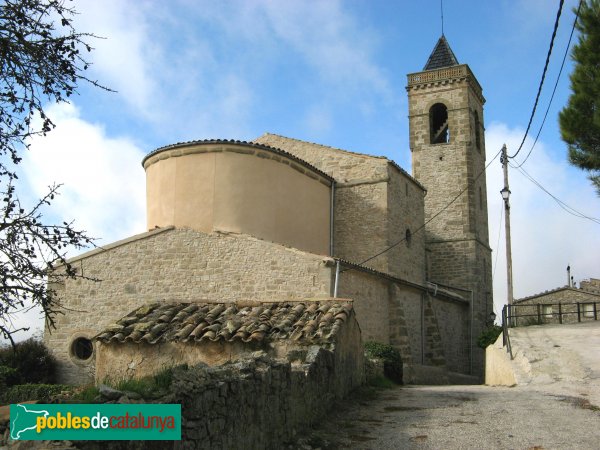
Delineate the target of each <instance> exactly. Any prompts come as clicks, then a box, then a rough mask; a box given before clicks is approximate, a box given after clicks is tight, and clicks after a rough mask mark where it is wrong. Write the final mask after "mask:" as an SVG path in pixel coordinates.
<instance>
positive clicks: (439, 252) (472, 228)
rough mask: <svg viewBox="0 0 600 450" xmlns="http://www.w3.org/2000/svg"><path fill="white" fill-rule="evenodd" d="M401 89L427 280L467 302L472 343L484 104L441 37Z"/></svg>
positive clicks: (482, 212)
mask: <svg viewBox="0 0 600 450" xmlns="http://www.w3.org/2000/svg"><path fill="white" fill-rule="evenodd" d="M406 89H407V91H408V104H409V128H410V150H411V153H412V171H413V176H414V177H415V178H416V179H417V180H418V181H419V182H420V183H421V184H423V185H424V186H425V188H426V189H427V195H426V196H425V221H426V224H427V225H426V226H425V240H426V247H427V255H428V256H427V259H428V264H427V265H428V273H427V278H428V281H431V282H433V283H438V284H440V285H446V286H452V287H455V288H460V289H463V290H464V291H463V294H464V296H465V298H469V300H471V298H470V297H472V302H473V304H472V321H470V328H471V329H472V339H471V341H472V343H473V342H474V341H475V340H476V338H477V336H479V334H480V333H481V331H482V330H483V329H484V328H485V326H486V322H487V321H488V318H489V314H490V313H491V312H492V310H493V303H492V276H491V249H490V247H489V237H488V211H487V200H486V199H487V196H486V178H485V140H484V134H483V133H484V127H483V104H484V103H485V99H484V97H483V95H482V90H481V86H480V85H479V82H478V81H477V79H476V78H475V75H473V72H471V69H470V68H469V66H468V65H466V64H459V63H458V60H457V58H456V56H455V55H454V52H453V51H452V49H451V48H450V45H449V44H448V41H447V40H446V38H445V36H444V35H442V37H440V39H439V40H438V42H437V44H436V46H435V48H434V50H433V52H432V53H431V55H430V56H429V59H428V60H427V63H426V64H425V67H424V68H423V70H422V71H421V72H417V73H411V74H409V75H408V86H407V88H406ZM451 202H452V203H451ZM450 203H451V204H450ZM449 204H450V205H449ZM448 205H449V206H448ZM471 292H472V294H471ZM469 316H471V312H469ZM472 343H471V345H473V344H472ZM471 351H472V354H473V359H472V362H471V364H472V366H473V374H475V375H481V374H482V371H483V352H481V351H480V349H478V348H477V347H476V346H475V349H474V350H473V349H472V350H471Z"/></svg>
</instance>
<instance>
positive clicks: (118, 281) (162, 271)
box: [44, 228, 332, 384]
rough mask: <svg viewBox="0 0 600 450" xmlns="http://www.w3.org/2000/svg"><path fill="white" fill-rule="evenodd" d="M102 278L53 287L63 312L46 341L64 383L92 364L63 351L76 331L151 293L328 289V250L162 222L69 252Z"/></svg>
mask: <svg viewBox="0 0 600 450" xmlns="http://www.w3.org/2000/svg"><path fill="white" fill-rule="evenodd" d="M72 264H73V265H74V266H75V267H77V269H78V270H79V271H80V273H82V274H84V275H85V276H88V277H94V278H98V279H100V280H101V281H99V282H93V281H87V280H82V279H77V280H67V281H66V282H65V283H64V284H63V285H62V286H58V287H57V292H58V294H59V298H60V301H61V304H62V305H63V306H64V307H65V308H67V310H66V314H64V315H58V316H57V318H56V327H57V328H56V330H54V331H52V332H51V333H49V332H46V333H45V337H44V339H45V342H46V344H47V345H48V347H49V348H50V349H51V350H52V352H53V354H54V356H55V357H56V358H57V359H58V361H59V379H60V381H61V382H66V383H75V384H77V383H86V382H91V381H92V380H93V364H92V363H91V362H76V361H77V360H76V358H73V357H72V355H71V354H70V346H71V342H72V340H73V339H74V338H75V337H77V336H83V337H87V338H91V337H92V336H94V335H95V334H96V333H98V332H99V331H100V330H102V329H104V328H105V327H107V326H108V325H109V324H111V323H112V322H114V321H115V320H117V319H118V318H120V317H122V316H124V315H126V314H128V313H129V312H130V311H132V310H134V309H135V308H137V307H139V306H141V305H142V304H146V303H150V302H156V301H164V300H169V301H181V302H193V301H200V300H218V301H236V300H244V299H250V300H257V301H264V300H273V301H277V300H286V299H291V298H295V299H300V298H317V297H329V295H330V290H331V280H332V268H331V267H330V265H331V261H330V260H329V259H328V258H324V257H319V256H316V255H311V254H308V253H304V252H301V251H298V250H294V249H290V248H286V247H282V246H280V245H276V244H272V243H269V242H266V241H261V240H259V239H255V238H251V237H248V236H243V235H229V234H220V233H216V234H204V233H201V232H196V231H192V230H189V229H172V228H168V229H161V230H157V231H152V232H149V233H144V234H141V235H138V236H135V237H133V238H131V239H128V240H125V241H122V242H119V243H116V244H113V245H111V246H108V247H107V248H106V250H102V249H100V250H94V251H92V252H89V253H86V254H84V255H82V256H79V257H76V258H74V259H73V260H72Z"/></svg>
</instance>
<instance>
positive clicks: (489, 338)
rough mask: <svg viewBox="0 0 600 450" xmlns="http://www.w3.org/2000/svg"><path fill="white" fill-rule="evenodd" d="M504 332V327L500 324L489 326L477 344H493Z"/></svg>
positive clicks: (483, 346) (483, 345)
mask: <svg viewBox="0 0 600 450" xmlns="http://www.w3.org/2000/svg"><path fill="white" fill-rule="evenodd" d="M500 333H502V327H501V326H500V325H492V326H490V327H487V328H486V329H485V330H483V332H482V333H481V334H480V335H479V337H478V338H477V345H478V346H479V347H481V348H486V347H487V346H488V345H492V344H493V343H494V342H496V339H498V336H500Z"/></svg>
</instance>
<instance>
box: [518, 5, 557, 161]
mask: <svg viewBox="0 0 600 450" xmlns="http://www.w3.org/2000/svg"><path fill="white" fill-rule="evenodd" d="M563 4H564V0H560V5H559V6H558V13H557V14H556V21H555V22H554V30H553V31H552V39H550V48H549V49H548V54H547V55H546V64H545V65H544V71H543V72H542V79H541V80H540V85H539V87H538V91H537V95H536V97H535V103H534V104H533V110H532V111H531V116H530V117H529V123H528V124H527V129H526V130H525V135H524V136H523V140H522V141H521V145H519V148H518V149H517V151H516V153H515V154H514V155H512V156H509V158H511V159H512V158H514V157H515V156H517V155H518V154H519V152H520V151H521V148H523V144H524V143H525V139H526V138H527V134H528V133H529V129H530V128H531V123H532V122H533V116H535V110H536V109H537V105H538V101H539V100H540V94H541V93H542V86H543V85H544V79H545V78H546V71H547V70H548V64H549V63H550V55H552V47H554V38H555V37H556V31H557V30H558V22H559V20H560V15H561V13H562V8H563Z"/></svg>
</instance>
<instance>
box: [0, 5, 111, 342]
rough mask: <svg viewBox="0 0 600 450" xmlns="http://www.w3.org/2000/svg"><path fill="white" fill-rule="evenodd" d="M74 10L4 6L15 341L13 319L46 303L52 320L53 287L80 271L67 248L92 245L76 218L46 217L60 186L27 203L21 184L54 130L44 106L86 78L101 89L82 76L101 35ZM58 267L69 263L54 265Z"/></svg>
mask: <svg viewBox="0 0 600 450" xmlns="http://www.w3.org/2000/svg"><path fill="white" fill-rule="evenodd" d="M74 14H75V11H74V9H73V8H72V7H69V6H67V4H66V1H65V0H3V3H2V4H0V194H1V195H0V333H1V335H2V336H3V337H4V338H7V339H9V340H10V341H11V342H12V343H13V344H14V340H13V335H14V333H16V332H18V331H22V330H26V329H27V328H20V329H16V327H14V326H13V325H12V322H11V316H12V315H13V314H15V313H16V312H18V311H19V310H22V309H23V308H29V307H31V305H38V306H41V308H42V309H43V311H44V314H45V317H46V323H47V325H49V326H53V325H54V318H55V315H56V314H57V312H58V311H59V306H60V305H58V300H57V297H56V295H55V292H54V291H53V290H52V288H51V286H52V285H53V283H55V282H60V281H62V280H63V279H64V278H73V277H76V276H80V275H78V274H77V273H76V271H75V268H73V267H72V266H71V265H70V264H68V263H67V262H66V259H65V257H66V252H67V250H68V248H73V247H74V248H83V247H85V246H87V245H89V244H92V243H93V239H91V238H90V237H88V236H87V235H86V233H85V232H84V231H79V230H76V229H75V228H74V227H73V223H72V222H71V223H68V222H64V223H62V224H47V223H44V222H43V219H42V213H43V209H44V208H45V207H47V206H48V205H50V202H51V200H53V199H54V197H55V195H57V190H58V186H56V185H54V186H51V187H49V190H48V193H47V194H46V195H45V196H44V197H43V198H42V199H40V200H39V201H38V202H37V203H36V204H35V205H34V206H33V207H29V208H27V207H26V206H24V205H23V204H22V203H21V202H20V201H19V196H18V193H17V189H16V180H17V178H18V177H17V173H16V166H17V165H18V164H19V162H20V161H21V154H22V152H23V151H26V150H27V148H28V147H29V143H28V142H29V139H30V138H31V137H32V136H36V135H42V136H43V135H45V134H46V133H48V132H50V131H51V130H52V129H53V128H54V124H53V123H52V120H51V119H50V117H48V116H47V115H46V114H45V112H44V107H45V105H48V104H51V103H54V102H64V101H67V100H68V98H69V97H70V96H71V95H73V94H74V93H75V92H76V89H77V85H78V83H80V82H82V81H84V82H89V83H91V84H92V85H95V86H98V87H100V88H103V87H102V86H100V85H99V84H98V83H97V82H96V81H93V80H90V79H88V78H87V77H86V76H85V75H84V72H85V70H86V69H87V68H88V66H89V64H88V62H87V61H86V60H85V58H84V57H83V56H82V52H85V51H87V52H89V51H91V47H90V46H89V44H87V43H86V40H87V39H88V38H93V37H95V36H94V35H92V34H87V33H78V32H76V30H75V29H74V27H73V24H72V20H73V17H74ZM103 89H106V88H103ZM57 265H62V266H63V268H62V269H61V270H53V269H54V268H56V267H57ZM49 286H50V287H49Z"/></svg>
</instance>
